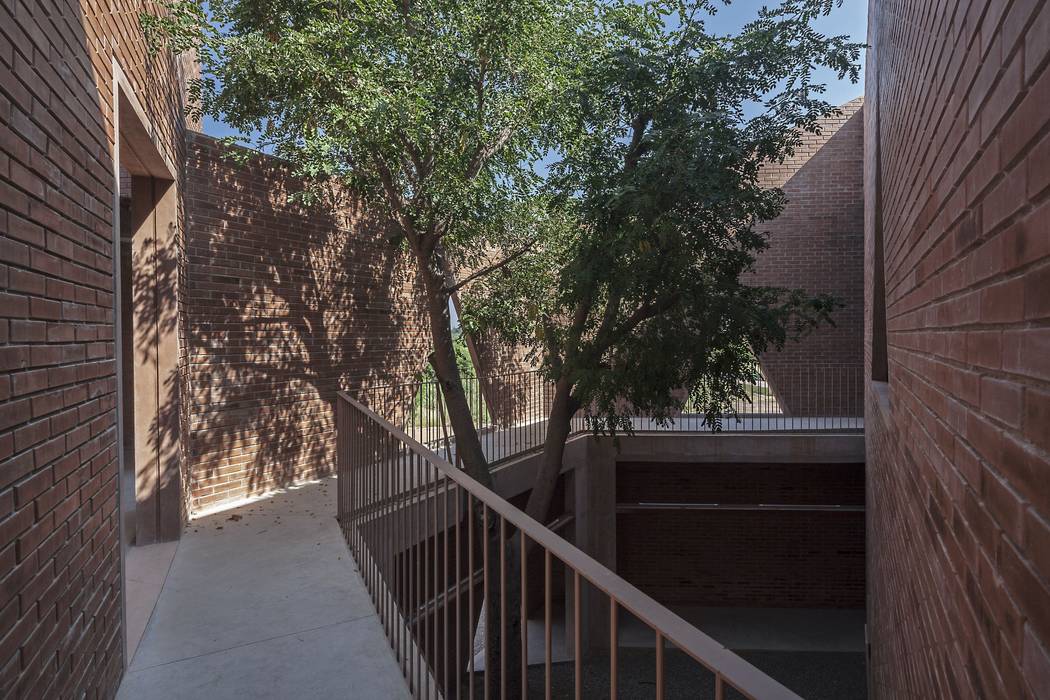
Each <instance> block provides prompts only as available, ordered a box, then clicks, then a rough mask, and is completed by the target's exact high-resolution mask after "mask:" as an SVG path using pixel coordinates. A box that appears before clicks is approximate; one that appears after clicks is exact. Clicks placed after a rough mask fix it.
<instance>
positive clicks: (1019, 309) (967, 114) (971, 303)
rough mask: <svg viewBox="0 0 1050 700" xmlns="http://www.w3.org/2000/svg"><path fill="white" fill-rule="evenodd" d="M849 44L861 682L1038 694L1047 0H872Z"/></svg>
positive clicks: (898, 693)
mask: <svg viewBox="0 0 1050 700" xmlns="http://www.w3.org/2000/svg"><path fill="white" fill-rule="evenodd" d="M869 43H870V44H871V45H872V50H871V53H870V55H869V58H868V75H867V80H866V84H867V86H866V87H867V96H868V99H867V100H866V104H867V105H868V106H867V107H866V110H868V111H869V118H868V125H869V129H868V134H869V136H870V138H869V139H868V144H867V154H868V155H867V157H868V160H867V172H868V178H867V180H866V189H867V193H866V195H867V201H868V203H869V212H870V215H869V216H868V222H867V223H868V232H867V247H868V256H867V265H866V277H867V287H868V294H869V295H871V296H870V299H869V319H868V330H867V333H866V335H867V338H866V345H867V347H866V354H867V356H868V357H869V359H870V358H872V357H873V355H874V356H875V357H878V355H879V349H880V347H881V345H882V342H883V341H882V339H881V338H878V337H874V336H873V333H872V328H873V320H874V315H875V314H877V313H878V309H879V306H880V304H879V303H875V302H877V301H884V305H885V317H886V328H887V329H888V332H887V333H886V341H887V342H886V348H887V350H888V370H889V372H888V378H889V382H888V386H886V385H880V386H881V387H882V388H879V387H878V386H875V385H870V386H869V388H868V391H867V409H866V428H867V440H868V470H869V479H868V513H869V519H868V541H869V554H868V557H869V558H868V572H869V579H868V580H869V590H870V602H869V627H870V636H871V642H872V659H871V665H870V668H871V673H872V683H873V688H874V691H875V696H876V697H880V698H882V697H885V698H933V697H952V698H971V697H984V698H993V697H994V698H1025V697H1027V698H1036V697H1039V698H1046V697H1050V654H1048V649H1050V488H1048V481H1047V477H1048V476H1050V454H1048V450H1050V189H1048V186H1050V134H1048V127H1050V69H1048V67H1047V59H1048V57H1050V3H1046V2H1038V1H1034V0H1027V1H1020V0H1015V1H1014V2H1007V1H1005V0H1001V1H996V2H992V1H990V0H969V1H967V2H961V1H958V0H949V1H947V2H940V3H916V2H911V1H910V0H885V1H884V2H879V3H873V4H872V9H871V20H870V22H869ZM879 236H881V239H882V241H883V246H882V253H883V255H882V257H883V259H884V266H883V268H882V269H883V271H884V273H885V295H884V296H882V297H880V298H879V299H876V298H875V296H874V294H875V289H876V288H877V285H876V282H877V275H876V274H875V273H876V267H875V266H876V264H877V262H878V258H879V255H878V248H877V246H876V242H877V240H878V238H879ZM875 325H876V326H877V324H875ZM873 349H874V353H873Z"/></svg>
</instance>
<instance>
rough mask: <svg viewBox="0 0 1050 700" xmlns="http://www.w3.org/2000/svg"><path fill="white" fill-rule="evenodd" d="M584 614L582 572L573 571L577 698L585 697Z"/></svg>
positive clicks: (573, 646) (573, 620)
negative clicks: (581, 593) (581, 588)
mask: <svg viewBox="0 0 1050 700" xmlns="http://www.w3.org/2000/svg"><path fill="white" fill-rule="evenodd" d="M582 617H583V615H582V614H581V612H580V572H579V571H576V570H575V569H573V571H572V634H573V637H572V648H573V656H574V659H573V666H574V667H575V668H574V671H575V675H576V677H575V679H574V681H575V688H576V700H581V698H582V697H583V631H582V630H581V629H580V625H581V623H582Z"/></svg>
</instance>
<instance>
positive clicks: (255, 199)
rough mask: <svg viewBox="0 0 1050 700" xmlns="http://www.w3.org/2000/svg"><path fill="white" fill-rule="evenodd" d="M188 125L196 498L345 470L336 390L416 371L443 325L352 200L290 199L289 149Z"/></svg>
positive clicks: (197, 504)
mask: <svg viewBox="0 0 1050 700" xmlns="http://www.w3.org/2000/svg"><path fill="white" fill-rule="evenodd" d="M228 155H229V154H227V153H225V152H224V149H223V147H222V145H221V144H220V143H219V142H218V141H215V140H213V139H211V138H209V137H206V136H203V135H200V134H196V133H193V132H191V133H190V135H189V137H188V153H187V164H186V167H187V187H186V194H185V203H186V210H187V221H188V232H187V246H186V251H187V261H188V285H187V289H186V293H185V295H184V296H185V302H184V303H185V307H186V319H187V345H188V352H189V387H190V397H189V401H188V405H187V411H188V414H189V416H188V420H189V438H188V449H189V452H190V455H191V460H190V461H191V466H190V474H189V482H190V483H189V493H190V499H191V507H192V508H194V509H200V508H205V507H209V506H214V505H216V504H217V503H220V502H222V501H226V500H230V499H233V498H238V497H242V496H245V495H247V494H250V493H257V492H260V491H264V490H266V489H268V488H272V487H276V486H281V485H286V484H288V483H291V482H293V481H295V480H302V479H308V478H313V477H316V476H319V475H323V474H327V473H329V472H331V470H332V468H333V466H334V465H333V464H332V454H333V453H334V440H335V433H334V412H333V411H334V409H333V402H334V400H335V396H336V392H337V391H339V390H340V389H355V388H359V387H364V386H375V385H379V384H386V383H390V382H391V381H393V380H395V379H402V378H405V377H411V376H413V375H415V374H416V373H418V372H419V371H420V370H421V369H422V368H423V366H424V364H425V362H426V357H427V354H428V353H429V347H430V332H429V326H428V325H427V323H426V320H425V318H424V317H423V314H422V307H421V305H420V303H419V302H420V299H421V288H420V286H419V285H417V284H416V281H415V275H414V273H413V272H412V265H411V264H410V261H409V260H408V259H407V257H406V256H403V255H400V254H399V253H398V252H397V250H396V249H395V248H394V247H393V246H392V245H391V244H390V243H389V242H388V240H387V236H386V235H385V232H384V228H383V226H382V223H381V222H379V221H377V220H375V219H374V218H370V217H368V216H367V215H365V214H364V213H363V212H362V211H361V209H360V207H359V206H357V205H356V204H353V203H348V204H347V205H346V206H344V207H341V208H339V209H337V210H335V211H333V212H331V213H325V212H323V211H319V210H318V208H313V209H310V210H304V209H302V208H301V207H299V206H296V205H294V204H292V203H290V201H289V199H288V197H289V195H290V194H292V193H294V192H296V191H298V190H299V189H300V186H299V184H298V183H296V181H295V180H294V179H293V178H291V177H290V175H289V173H288V172H287V170H286V168H285V167H284V166H283V165H282V163H281V162H280V161H278V160H276V159H273V158H269V157H267V156H262V155H258V154H255V155H252V156H251V157H250V160H249V161H248V162H247V163H245V164H239V163H237V162H234V161H233V160H232V159H231V158H229V157H228Z"/></svg>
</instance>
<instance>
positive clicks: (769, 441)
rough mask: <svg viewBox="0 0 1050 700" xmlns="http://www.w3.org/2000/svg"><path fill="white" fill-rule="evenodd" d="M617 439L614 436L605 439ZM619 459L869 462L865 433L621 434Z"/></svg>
mask: <svg viewBox="0 0 1050 700" xmlns="http://www.w3.org/2000/svg"><path fill="white" fill-rule="evenodd" d="M600 439H602V440H605V441H608V442H610V443H611V442H613V439H612V438H600ZM617 460H618V461H620V462H743V463H747V462H776V463H780V464H791V463H796V464H798V463H824V464H827V463H836V462H842V463H851V464H857V463H862V462H864V435H863V434H862V433H732V434H730V433H714V434H712V433H688V434H682V433H680V434H674V433H670V434H669V433H639V434H635V435H631V436H626V437H620V438H619V452H618V454H617Z"/></svg>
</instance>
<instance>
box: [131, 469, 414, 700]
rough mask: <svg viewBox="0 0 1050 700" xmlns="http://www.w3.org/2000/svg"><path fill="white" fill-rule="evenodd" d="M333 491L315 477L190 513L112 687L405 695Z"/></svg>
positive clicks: (170, 696)
mask: <svg viewBox="0 0 1050 700" xmlns="http://www.w3.org/2000/svg"><path fill="white" fill-rule="evenodd" d="M335 492H336V489H335V482H334V480H333V479H326V480H324V481H322V482H319V483H314V484H308V485H304V486H301V487H298V488H293V489H288V490H287V491H283V492H280V493H278V494H276V495H274V496H272V497H267V498H265V499H263V500H260V501H256V502H254V503H250V504H247V505H243V506H240V507H238V508H235V509H232V510H227V511H224V512H221V513H216V514H213V515H209V516H206V517H204V518H201V519H199V520H194V521H192V522H191V523H190V524H189V526H188V527H187V528H186V531H185V532H184V534H183V536H182V539H181V540H180V541H179V544H178V549H177V551H176V553H175V559H174V561H173V563H172V565H171V571H170V573H169V574H168V577H167V579H166V580H165V582H164V586H163V589H162V590H161V594H160V598H159V599H158V601H157V606H156V608H155V609H154V610H153V614H152V616H151V617H150V620H149V623H148V625H147V627H146V632H145V634H144V635H143V638H142V642H141V643H140V645H139V647H138V650H137V652H136V653H135V656H134V658H133V659H132V661H131V666H130V668H129V669H128V671H127V673H126V675H125V677H124V681H123V683H122V684H121V687H120V691H119V693H118V695H117V697H118V699H119V700H140V699H142V700H152V699H154V698H157V699H160V698H163V699H164V700H179V699H191V698H192V699H197V698H201V699H205V698H206V699H208V700H220V699H225V698H230V699H233V698H238V699H239V698H246V697H247V698H255V699H260V698H274V699H276V698H282V699H283V698H302V699H304V700H306V699H312V698H354V699H355V700H357V699H361V700H370V699H372V698H374V699H376V700H379V699H380V698H381V699H383V700H387V699H388V698H406V697H408V693H407V690H406V688H405V683H404V681H403V680H402V677H401V673H400V670H399V669H398V667H397V663H396V661H395V660H394V655H393V653H392V652H391V650H390V647H389V645H388V643H387V640H386V637H385V636H384V635H383V630H382V628H381V627H380V625H379V622H378V619H377V617H376V613H375V610H374V609H373V607H372V603H371V601H370V599H369V598H368V595H367V592H366V591H365V588H364V584H363V583H362V581H361V578H360V576H358V574H357V571H356V567H355V566H354V564H353V560H352V559H351V558H350V554H349V552H348V550H347V548H346V545H345V543H344V541H343V538H342V534H341V533H340V532H339V528H338V525H337V524H336V522H335V518H334V514H335Z"/></svg>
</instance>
